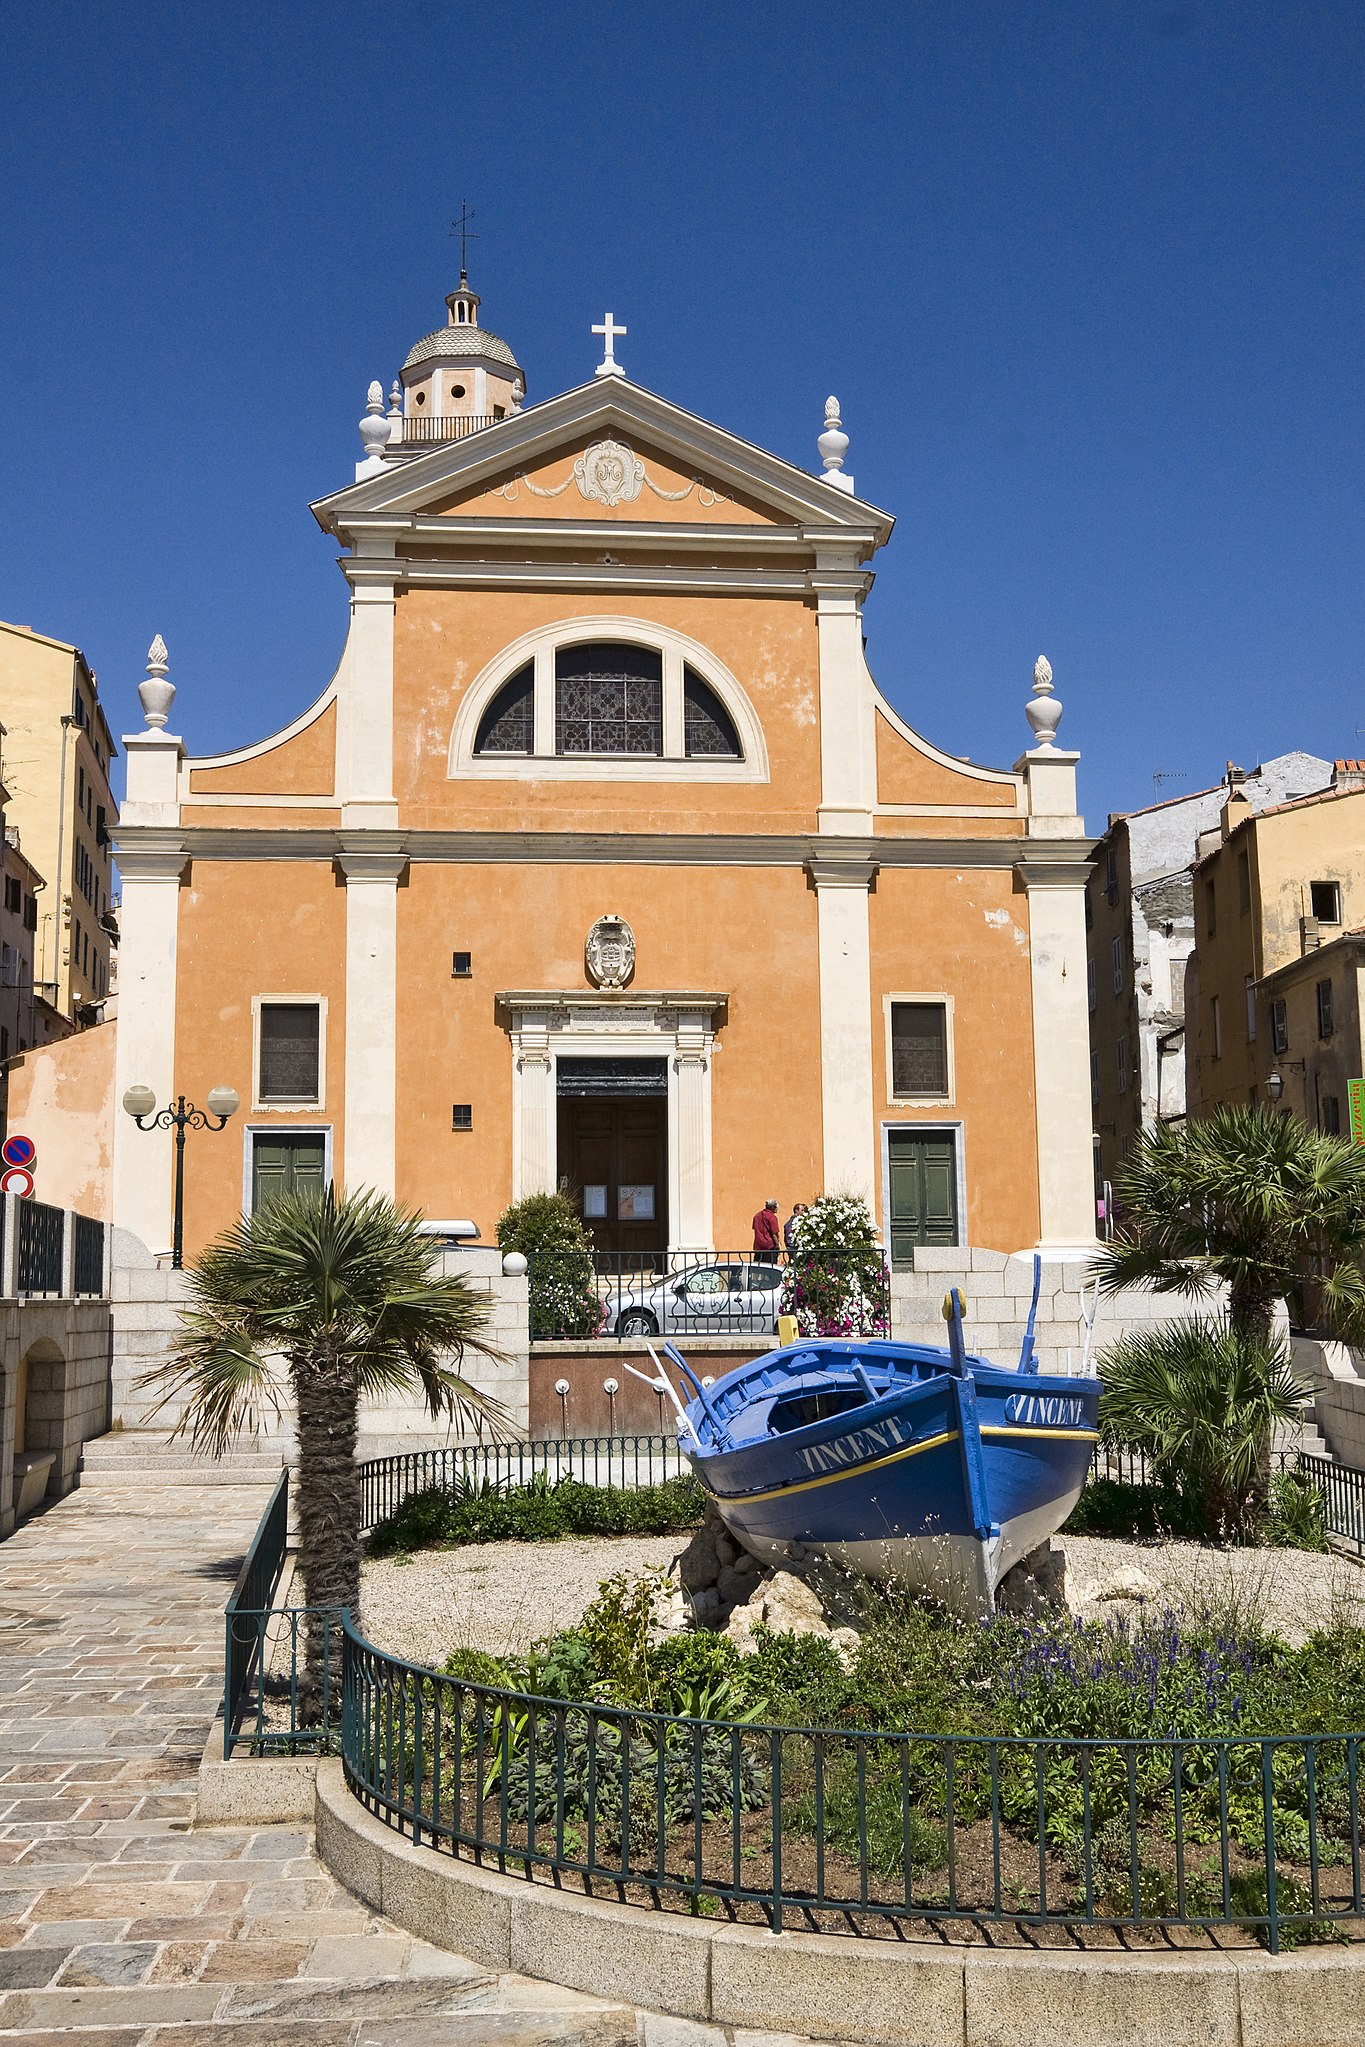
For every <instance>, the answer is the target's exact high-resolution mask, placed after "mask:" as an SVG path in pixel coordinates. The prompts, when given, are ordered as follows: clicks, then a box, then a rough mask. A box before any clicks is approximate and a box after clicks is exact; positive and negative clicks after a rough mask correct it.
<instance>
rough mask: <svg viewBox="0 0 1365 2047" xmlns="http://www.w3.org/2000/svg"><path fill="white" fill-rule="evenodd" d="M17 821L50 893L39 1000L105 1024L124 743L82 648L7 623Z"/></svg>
mask: <svg viewBox="0 0 1365 2047" xmlns="http://www.w3.org/2000/svg"><path fill="white" fill-rule="evenodd" d="M0 725H3V727H4V729H5V788H6V791H7V795H8V801H7V804H6V818H5V821H6V824H7V825H8V826H10V827H11V828H12V829H14V830H15V831H17V833H18V834H19V838H20V842H21V844H22V846H23V850H24V854H25V856H26V857H27V859H28V860H29V861H30V862H31V863H32V865H33V866H34V868H35V869H36V870H37V872H38V873H39V874H40V875H42V876H43V877H44V878H45V880H46V882H47V887H46V889H45V890H44V892H43V894H42V896H41V898H40V900H39V903H38V908H37V918H36V926H35V932H34V947H33V951H34V960H35V973H36V976H37V987H38V993H39V994H40V995H41V996H42V997H43V998H44V999H45V1000H46V1001H48V1002H49V1003H51V1005H52V1007H53V1008H54V1009H55V1010H57V1012H58V1013H59V1014H60V1015H61V1016H64V1017H68V1018H70V1019H72V1020H73V1021H75V1022H79V1023H89V1022H93V1021H94V1019H95V1016H96V1014H97V1007H96V1006H97V1005H98V1004H99V1003H101V1002H103V1000H104V998H105V996H106V995H107V994H108V992H109V984H110V950H111V942H112V936H113V933H114V931H115V930H116V925H115V922H114V916H113V870H112V860H111V854H112V850H113V826H114V814H115V805H114V799H113V797H112V795H111V794H110V790H109V773H110V765H111V763H112V761H113V758H114V752H115V749H114V742H113V739H112V738H111V737H110V733H109V726H108V722H107V720H106V719H105V715H104V711H103V709H102V708H101V705H100V700H99V692H98V688H97V685H96V680H95V674H94V671H93V669H92V668H91V667H90V664H89V662H88V661H87V660H86V658H85V656H84V654H82V652H81V650H80V648H79V647H73V646H70V645H68V644H67V642H66V641H65V640H54V639H50V638H49V637H48V636H47V635H46V634H45V633H36V632H34V631H33V630H32V628H31V627H29V626H21V625H7V624H5V623H4V622H3V621H0Z"/></svg>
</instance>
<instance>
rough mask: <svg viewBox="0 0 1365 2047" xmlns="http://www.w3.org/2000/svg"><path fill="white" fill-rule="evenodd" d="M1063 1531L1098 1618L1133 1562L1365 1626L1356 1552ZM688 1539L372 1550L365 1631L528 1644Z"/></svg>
mask: <svg viewBox="0 0 1365 2047" xmlns="http://www.w3.org/2000/svg"><path fill="white" fill-rule="evenodd" d="M1054 1540H1055V1541H1056V1542H1058V1543H1060V1546H1061V1547H1062V1548H1063V1549H1064V1550H1065V1552H1066V1565H1067V1568H1066V1594H1067V1604H1068V1605H1069V1606H1070V1607H1071V1608H1072V1610H1073V1611H1077V1612H1081V1613H1084V1614H1085V1615H1087V1616H1089V1617H1100V1618H1103V1617H1105V1616H1116V1615H1118V1614H1119V1613H1132V1612H1133V1611H1134V1608H1133V1605H1132V1603H1131V1602H1128V1601H1125V1602H1123V1603H1121V1604H1120V1603H1112V1604H1111V1603H1110V1602H1108V1601H1104V1600H1101V1601H1099V1602H1096V1599H1095V1594H1096V1592H1097V1591H1100V1590H1101V1589H1102V1588H1103V1587H1104V1585H1105V1584H1106V1582H1111V1581H1112V1580H1113V1577H1114V1574H1115V1572H1116V1571H1119V1570H1121V1569H1123V1568H1124V1567H1128V1568H1131V1569H1136V1570H1139V1571H1142V1572H1143V1573H1145V1575H1146V1576H1147V1578H1149V1579H1150V1580H1151V1581H1152V1582H1153V1584H1154V1585H1155V1586H1156V1588H1157V1593H1156V1595H1155V1598H1156V1599H1157V1600H1158V1601H1159V1603H1160V1604H1162V1605H1165V1604H1170V1605H1171V1606H1183V1607H1184V1608H1185V1609H1186V1610H1187V1611H1190V1612H1199V1611H1200V1610H1202V1609H1203V1608H1205V1607H1207V1608H1209V1609H1210V1610H1211V1611H1212V1612H1213V1613H1214V1614H1216V1615H1218V1616H1226V1617H1229V1618H1231V1617H1232V1616H1233V1615H1234V1614H1235V1615H1236V1617H1237V1618H1238V1619H1239V1620H1240V1621H1241V1622H1243V1623H1247V1622H1253V1621H1255V1622H1259V1623H1260V1624H1261V1625H1262V1626H1264V1627H1266V1628H1268V1629H1270V1630H1272V1631H1273V1632H1274V1633H1276V1634H1278V1635H1280V1636H1282V1637H1283V1638H1284V1640H1285V1641H1287V1642H1290V1643H1293V1644H1296V1645H1297V1644H1298V1643H1301V1642H1303V1641H1305V1640H1306V1639H1307V1638H1308V1636H1309V1635H1310V1634H1312V1633H1313V1631H1314V1630H1315V1629H1316V1628H1320V1627H1325V1626H1328V1625H1330V1624H1331V1623H1332V1622H1333V1621H1339V1620H1350V1621H1351V1622H1353V1623H1354V1624H1355V1625H1357V1626H1365V1571H1362V1569H1361V1568H1360V1567H1359V1566H1358V1565H1357V1564H1355V1563H1353V1562H1352V1561H1351V1560H1350V1559H1349V1558H1346V1557H1341V1556H1315V1555H1313V1554H1311V1553H1310V1552H1309V1551H1306V1550H1294V1549H1229V1550H1219V1549H1205V1548H1202V1547H1201V1546H1200V1545H1199V1544H1197V1543H1190V1542H1164V1543H1144V1542H1120V1541H1116V1540H1113V1539H1111V1538H1110V1537H1107V1536H1097V1535H1066V1536H1060V1537H1056V1538H1054ZM686 1541H687V1537H686V1536H685V1535H652V1536H640V1535H622V1536H604V1537H596V1536H595V1537H576V1536H571V1537H568V1538H565V1539H564V1540H561V1541H558V1542H490V1543H477V1544H472V1545H470V1546H469V1547H467V1548H462V1549H449V1550H439V1549H430V1550H419V1551H418V1552H417V1553H416V1554H415V1555H414V1556H413V1557H412V1560H411V1561H410V1562H404V1563H399V1562H398V1561H397V1560H396V1559H395V1558H393V1557H375V1558H371V1559H369V1560H367V1562H366V1564H365V1567H364V1573H363V1579H362V1589H361V1607H362V1612H363V1615H364V1627H365V1632H366V1633H367V1634H368V1635H369V1637H370V1639H371V1641H373V1642H375V1643H377V1644H378V1646H379V1647H380V1648H382V1649H388V1650H389V1651H391V1652H392V1653H393V1654H394V1655H398V1656H404V1657H407V1658H408V1659H410V1660H411V1661H413V1662H417V1663H439V1662H441V1661H442V1660H443V1658H445V1657H446V1656H448V1655H449V1654H450V1652H451V1650H452V1649H454V1648H457V1647H463V1646H468V1647H472V1648H476V1649H487V1650H489V1651H491V1652H492V1653H494V1654H495V1655H496V1654H506V1653H522V1652H524V1651H525V1650H527V1649H529V1648H530V1646H531V1644H532V1642H534V1641H537V1640H538V1639H539V1638H540V1637H541V1636H543V1635H550V1634H553V1633H554V1632H555V1630H556V1629H558V1628H567V1627H571V1626H572V1625H573V1623H574V1622H575V1621H576V1620H577V1619H578V1618H579V1617H580V1615H581V1614H582V1612H583V1610H584V1608H585V1607H586V1606H587V1605H588V1604H589V1603H590V1601H591V1600H592V1598H593V1597H594V1595H595V1593H596V1591H597V1588H598V1586H599V1584H600V1583H601V1581H602V1580H603V1579H604V1578H610V1577H612V1576H613V1575H614V1574H615V1573H616V1572H618V1571H625V1572H628V1573H630V1574H631V1575H635V1574H638V1573H639V1572H642V1571H648V1570H654V1569H658V1568H661V1567H663V1568H666V1567H667V1566H668V1565H669V1564H670V1563H671V1562H672V1561H673V1559H674V1557H676V1556H677V1555H678V1553H679V1552H680V1550H681V1549H682V1548H683V1547H684V1545H685V1543H686Z"/></svg>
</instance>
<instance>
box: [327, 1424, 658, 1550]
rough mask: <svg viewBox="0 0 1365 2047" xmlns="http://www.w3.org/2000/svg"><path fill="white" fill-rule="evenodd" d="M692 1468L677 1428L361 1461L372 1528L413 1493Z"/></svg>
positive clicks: (645, 1478)
mask: <svg viewBox="0 0 1365 2047" xmlns="http://www.w3.org/2000/svg"><path fill="white" fill-rule="evenodd" d="M689 1468H690V1467H689V1466H688V1463H687V1459H686V1458H685V1457H684V1456H683V1454H682V1451H681V1450H680V1449H679V1447H678V1439H677V1437H676V1435H673V1436H667V1435H658V1436H570V1437H567V1438H561V1439H560V1440H559V1441H557V1442H556V1441H546V1442H543V1443H498V1442H487V1443H456V1444H453V1445H452V1446H451V1447H450V1448H449V1449H444V1450H410V1451H407V1452H405V1453H403V1454H402V1455H400V1456H396V1457H372V1458H370V1459H369V1460H368V1462H366V1463H364V1464H362V1465H361V1467H360V1484H361V1498H362V1502H363V1504H362V1509H361V1511H362V1513H363V1515H364V1525H365V1527H366V1528H374V1527H377V1526H378V1524H379V1523H380V1522H381V1521H387V1520H388V1518H389V1516H390V1515H391V1514H395V1513H397V1511H398V1509H399V1507H400V1506H401V1505H402V1504H403V1501H404V1500H406V1499H407V1498H408V1497H409V1496H410V1495H411V1494H413V1493H423V1492H429V1491H431V1490H432V1489H433V1488H437V1487H453V1486H458V1485H461V1484H466V1483H468V1484H473V1485H485V1484H487V1485H506V1486H523V1485H529V1484H530V1482H531V1481H532V1479H535V1478H540V1477H544V1478H548V1479H549V1480H550V1482H551V1483H552V1484H553V1483H554V1482H555V1481H556V1480H558V1479H561V1478H576V1479H578V1480H579V1481H580V1482H581V1483H582V1484H584V1485H595V1486H621V1487H629V1488H632V1489H633V1488H635V1487H638V1486H653V1485H662V1484H663V1483H664V1481H665V1480H666V1479H670V1478H679V1477H681V1476H682V1474H683V1473H684V1472H686V1471H687V1470H688V1469H689Z"/></svg>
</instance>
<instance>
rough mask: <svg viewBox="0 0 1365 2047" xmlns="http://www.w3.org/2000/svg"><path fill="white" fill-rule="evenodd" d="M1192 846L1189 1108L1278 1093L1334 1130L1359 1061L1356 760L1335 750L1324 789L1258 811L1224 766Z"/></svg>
mask: <svg viewBox="0 0 1365 2047" xmlns="http://www.w3.org/2000/svg"><path fill="white" fill-rule="evenodd" d="M1199 847H1200V851H1199V858H1198V860H1197V862H1196V864H1195V868H1194V925H1195V952H1194V959H1193V962H1192V977H1191V978H1190V979H1189V980H1187V1005H1186V1006H1187V1012H1188V1015H1189V1017H1190V1019H1191V1020H1192V1022H1193V1023H1194V1025H1195V1028H1194V1029H1193V1030H1192V1032H1191V1036H1190V1055H1191V1056H1190V1068H1189V1091H1190V1107H1191V1112H1192V1113H1194V1114H1200V1113H1205V1112H1207V1111H1208V1110H1209V1109H1211V1108H1214V1107H1216V1106H1218V1105H1219V1104H1223V1103H1227V1104H1232V1103H1240V1102H1258V1101H1265V1102H1272V1103H1280V1104H1281V1105H1282V1106H1283V1107H1285V1108H1287V1109H1292V1110H1293V1111H1294V1112H1295V1113H1296V1114H1298V1115H1300V1116H1302V1117H1303V1118H1304V1119H1305V1120H1306V1121H1307V1122H1309V1123H1311V1124H1313V1125H1315V1127H1317V1128H1318V1129H1320V1130H1327V1131H1340V1132H1343V1133H1345V1132H1346V1131H1347V1130H1348V1128H1349V1121H1350V1112H1349V1092H1350V1090H1349V1083H1350V1082H1351V1081H1353V1080H1358V1079H1359V1078H1360V1077H1361V1073H1362V1068H1363V1067H1365V1057H1363V1055H1362V1043H1361V1011H1362V1000H1361V991H1360V985H1359V984H1360V974H1361V968H1362V965H1363V964H1365V762H1361V761H1353V760H1352V761H1347V760H1339V761H1337V763H1336V764H1335V767H1334V769H1333V774H1332V782H1331V785H1330V787H1328V788H1326V789H1324V790H1321V791H1319V792H1318V793H1317V794H1316V795H1311V796H1305V797H1302V798H1300V799H1299V800H1298V801H1296V802H1290V803H1282V804H1278V805H1276V806H1274V807H1273V808H1271V809H1268V810H1264V811H1261V812H1260V813H1259V814H1258V813H1257V812H1255V811H1254V810H1253V809H1252V807H1251V804H1250V802H1249V801H1248V799H1247V796H1246V793H1245V791H1244V789H1243V787H1242V785H1241V781H1240V779H1239V778H1236V777H1235V776H1233V777H1230V778H1229V785H1228V789H1227V794H1226V797H1225V800H1224V803H1223V806H1222V814H1221V817H1220V820H1219V824H1218V826H1217V829H1216V830H1214V831H1210V832H1206V833H1205V834H1204V835H1203V836H1202V837H1201V839H1200V842H1199Z"/></svg>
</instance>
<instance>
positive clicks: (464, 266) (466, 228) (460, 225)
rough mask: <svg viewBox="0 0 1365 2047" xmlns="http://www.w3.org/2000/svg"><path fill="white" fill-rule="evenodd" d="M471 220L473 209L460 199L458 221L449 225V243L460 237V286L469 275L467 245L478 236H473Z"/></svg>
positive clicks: (475, 240)
mask: <svg viewBox="0 0 1365 2047" xmlns="http://www.w3.org/2000/svg"><path fill="white" fill-rule="evenodd" d="M473 218H474V209H473V207H472V206H471V205H470V204H469V202H468V201H467V200H465V199H462V200H461V201H460V217H459V219H458V220H452V221H451V223H450V239H451V241H452V242H453V241H454V239H455V237H456V235H458V236H459V237H460V282H461V284H463V283H464V281H465V279H466V278H467V277H468V275H469V244H470V243H471V242H477V240H478V239H479V238H478V236H477V235H476V234H475V232H474V230H473V228H472V227H471V226H470V225H469V223H470V221H471V220H473Z"/></svg>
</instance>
